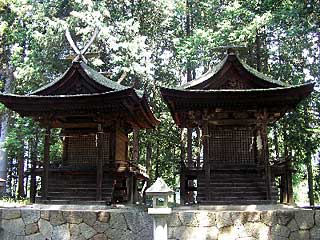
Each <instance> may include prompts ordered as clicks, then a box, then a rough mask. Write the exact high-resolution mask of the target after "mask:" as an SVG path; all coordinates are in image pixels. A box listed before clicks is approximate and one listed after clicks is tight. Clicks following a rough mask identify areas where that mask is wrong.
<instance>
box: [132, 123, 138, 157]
mask: <svg viewBox="0 0 320 240" xmlns="http://www.w3.org/2000/svg"><path fill="white" fill-rule="evenodd" d="M138 160H139V129H138V128H134V129H133V143H132V161H133V162H138Z"/></svg>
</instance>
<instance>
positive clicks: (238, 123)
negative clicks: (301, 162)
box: [161, 51, 314, 204]
mask: <svg viewBox="0 0 320 240" xmlns="http://www.w3.org/2000/svg"><path fill="white" fill-rule="evenodd" d="M313 86H314V85H313V84H312V83H310V84H304V85H299V86H289V85H286V84H284V83H282V82H279V81H274V80H272V79H271V78H269V77H267V76H265V75H263V74H261V73H259V72H257V71H256V70H254V69H252V68H251V67H249V66H248V65H246V64H245V63H244V62H242V61H241V60H240V59H239V58H238V57H237V55H236V54H235V53H234V52H233V51H229V53H228V55H227V56H226V57H225V58H224V59H223V60H222V61H221V62H220V63H219V64H218V65H216V66H215V68H213V69H211V70H210V71H208V72H207V73H206V74H204V75H202V76H200V77H199V78H198V79H195V80H193V81H191V82H188V83H186V84H184V85H182V86H180V87H177V88H174V89H170V88H162V89H161V94H162V96H163V98H164V100H165V102H166V103H167V105H168V107H169V109H170V111H171V114H172V116H173V118H174V120H175V122H176V124H177V125H178V126H179V127H180V128H187V130H188V131H189V133H188V136H189V137H188V140H189V141H188V143H187V151H186V153H187V157H186V159H185V160H184V161H182V162H181V177H180V179H181V183H180V190H181V201H182V202H183V203H185V204H188V203H192V202H195V201H196V202H198V203H200V204H269V203H275V202H276V201H277V199H278V194H277V189H276V186H275V177H276V176H280V178H281V182H282V185H281V201H282V202H287V203H291V202H292V201H293V200H292V179H291V172H292V169H291V163H290V161H284V162H282V163H281V164H277V163H271V162H270V161H269V153H268V141H267V126H268V125H269V124H272V123H274V122H275V121H277V120H278V119H279V118H281V117H282V116H283V115H284V114H285V113H286V112H288V111H290V110H292V109H293V108H294V107H295V106H296V105H297V104H298V103H299V102H300V101H301V100H302V99H304V98H305V97H307V96H308V95H309V94H310V93H311V91H312V89H313ZM195 132H197V133H198V134H199V132H200V133H201V148H200V154H198V155H196V156H195V154H194V153H193V146H192V136H193V135H195ZM195 192H196V195H197V197H196V200H195V197H194V195H193V194H194V193H195Z"/></svg>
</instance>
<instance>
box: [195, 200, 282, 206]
mask: <svg viewBox="0 0 320 240" xmlns="http://www.w3.org/2000/svg"><path fill="white" fill-rule="evenodd" d="M198 203H199V204H201V205H263V204H276V203H277V201H275V200H249V199H246V200H237V201H235V200H222V201H216V200H201V199H199V200H198Z"/></svg>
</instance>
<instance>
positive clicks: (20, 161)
mask: <svg viewBox="0 0 320 240" xmlns="http://www.w3.org/2000/svg"><path fill="white" fill-rule="evenodd" d="M17 160H18V169H17V170H18V198H19V199H21V198H24V197H25V192H24V142H23V141H21V149H20V153H19V155H18V158H17Z"/></svg>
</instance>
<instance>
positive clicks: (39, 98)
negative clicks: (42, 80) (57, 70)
mask: <svg viewBox="0 0 320 240" xmlns="http://www.w3.org/2000/svg"><path fill="white" fill-rule="evenodd" d="M0 101H1V102H2V103H4V104H5V105H6V106H7V107H8V108H9V109H11V110H13V111H16V112H18V113H19V114H20V115H21V116H27V117H32V118H33V119H34V120H35V121H37V122H39V123H40V125H41V126H42V127H43V128H45V129H46V133H45V141H44V159H43V162H42V164H40V165H36V164H33V168H32V170H31V173H32V174H31V175H32V184H31V197H32V198H33V197H34V196H35V194H36V182H35V181H36V176H40V177H41V191H40V192H39V195H38V198H37V199H40V200H44V202H48V201H49V202H59V201H60V202H63V203H69V202H70V203H72V202H75V201H101V202H106V203H108V202H128V201H129V202H130V201H131V202H135V196H136V191H137V181H140V180H141V181H143V180H146V179H147V175H146V173H145V170H144V169H143V167H141V166H140V165H138V164H137V163H135V162H132V161H129V160H128V134H129V133H130V132H131V131H132V130H133V129H141V128H153V127H155V126H156V125H157V124H158V123H159V122H158V120H157V119H156V118H155V117H154V115H153V113H152V111H151V109H150V107H149V105H148V102H147V98H146V96H145V95H143V94H142V93H141V92H139V91H137V90H135V89H133V88H131V87H126V86H122V85H120V84H118V83H116V82H114V81H111V80H110V79H108V78H106V77H104V76H103V75H102V74H100V73H98V72H97V71H95V70H94V69H92V68H90V67H89V66H88V65H87V64H85V63H84V61H82V59H81V58H78V59H76V60H75V61H73V63H72V65H71V66H70V68H69V69H68V70H67V71H66V72H65V73H64V74H63V75H62V76H61V77H60V78H59V79H57V80H56V81H54V82H52V83H50V84H48V85H46V86H44V87H42V88H40V89H39V90H37V91H35V92H33V93H31V94H29V95H23V96H20V95H12V94H1V95H0ZM53 128H60V129H61V139H62V143H63V157H62V162H60V163H59V164H56V163H55V161H54V159H50V136H51V129H53ZM54 163H55V164H54ZM42 202H43V201H42Z"/></svg>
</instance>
